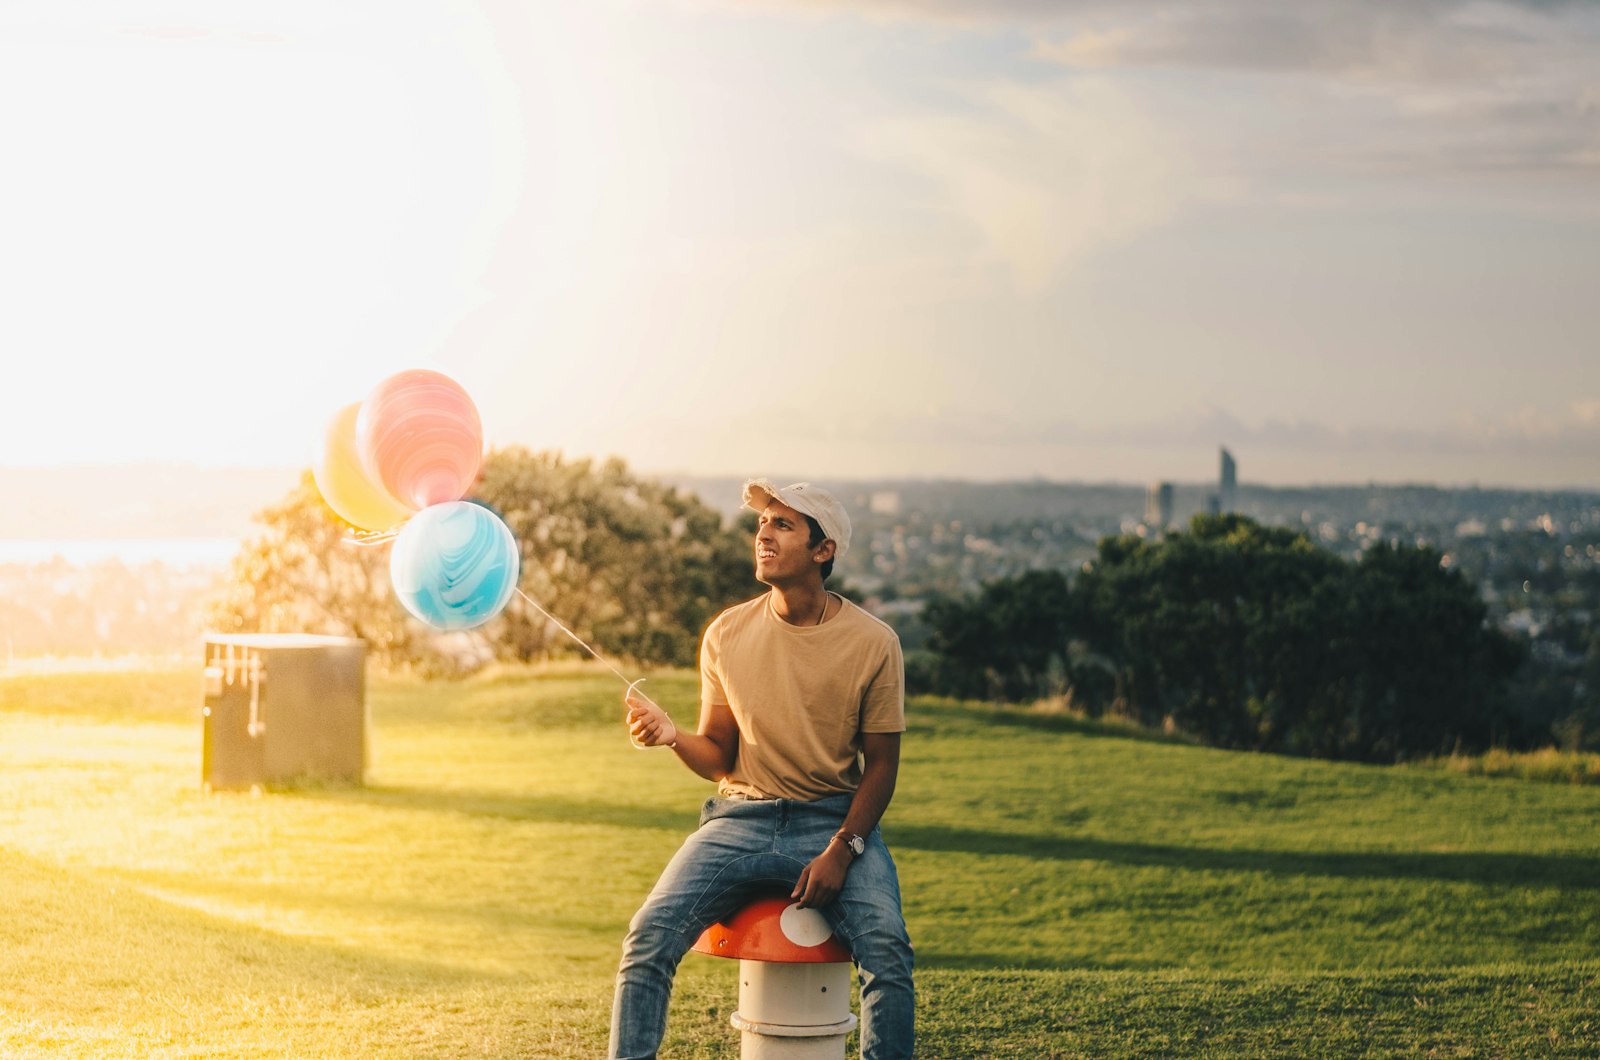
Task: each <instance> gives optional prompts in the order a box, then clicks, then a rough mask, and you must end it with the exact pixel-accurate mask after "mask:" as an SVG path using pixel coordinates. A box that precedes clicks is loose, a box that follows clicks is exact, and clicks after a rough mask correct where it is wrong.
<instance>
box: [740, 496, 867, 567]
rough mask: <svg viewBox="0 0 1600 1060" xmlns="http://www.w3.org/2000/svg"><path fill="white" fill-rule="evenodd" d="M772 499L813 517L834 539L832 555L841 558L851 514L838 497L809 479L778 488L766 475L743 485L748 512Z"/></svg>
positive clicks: (845, 548)
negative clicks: (847, 512) (813, 483)
mask: <svg viewBox="0 0 1600 1060" xmlns="http://www.w3.org/2000/svg"><path fill="white" fill-rule="evenodd" d="M775 500H776V501H781V502H782V503H784V504H787V505H788V506H789V507H791V508H793V509H794V510H795V511H797V512H799V513H800V514H801V515H809V516H811V518H813V519H815V520H816V521H817V525H818V526H820V527H822V532H823V533H824V534H825V535H827V536H828V537H829V538H831V539H832V540H833V546H834V548H833V558H834V559H835V560H841V559H843V558H844V554H845V552H846V551H848V550H849V548H850V516H848V515H846V514H845V510H844V505H842V504H840V503H839V499H838V498H837V497H835V496H834V495H833V494H831V493H829V492H828V491H827V490H825V489H823V488H822V487H820V486H813V485H812V484H811V483H809V482H796V483H795V484H794V485H792V486H784V487H783V488H781V489H780V488H778V487H777V486H774V485H773V484H772V480H771V479H769V478H753V479H751V480H750V481H749V482H746V483H745V484H744V506H745V507H746V508H749V509H750V510H751V511H755V512H759V511H764V510H765V509H766V507H767V505H769V504H771V503H772V502H773V501H775Z"/></svg>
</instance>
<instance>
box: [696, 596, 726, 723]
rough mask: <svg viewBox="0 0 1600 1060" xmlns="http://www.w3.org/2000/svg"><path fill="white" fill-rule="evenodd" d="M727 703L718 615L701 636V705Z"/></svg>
mask: <svg viewBox="0 0 1600 1060" xmlns="http://www.w3.org/2000/svg"><path fill="white" fill-rule="evenodd" d="M727 705H728V692H727V689H725V688H723V687H722V621H721V617H720V616H718V617H717V618H714V619H712V620H711V625H709V626H707V627H706V632H705V635H704V636H703V637H701V638H700V706H701V707H725V706H727Z"/></svg>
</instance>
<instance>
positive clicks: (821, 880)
mask: <svg viewBox="0 0 1600 1060" xmlns="http://www.w3.org/2000/svg"><path fill="white" fill-rule="evenodd" d="M850 861H851V858H850V848H849V847H846V846H845V845H844V844H843V843H842V842H839V841H837V840H836V841H834V842H831V843H829V844H828V845H827V847H826V848H825V849H824V850H823V851H822V853H820V854H818V855H817V856H816V857H814V858H812V859H811V864H809V865H807V866H806V867H805V868H803V869H801V870H800V880H799V882H798V883H796V884H795V885H794V891H793V893H791V894H790V895H789V897H790V898H794V899H796V900H797V901H799V903H800V908H801V909H819V908H821V907H822V906H825V905H827V904H828V903H829V902H831V901H833V900H834V899H835V898H837V897H839V892H840V891H842V890H843V889H844V878H845V875H846V874H847V873H848V872H849V871H850Z"/></svg>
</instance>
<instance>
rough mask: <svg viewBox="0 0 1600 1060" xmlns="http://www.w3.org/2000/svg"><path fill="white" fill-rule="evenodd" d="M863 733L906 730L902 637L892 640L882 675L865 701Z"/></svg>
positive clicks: (880, 668) (880, 669) (875, 679)
mask: <svg viewBox="0 0 1600 1060" xmlns="http://www.w3.org/2000/svg"><path fill="white" fill-rule="evenodd" d="M861 731H862V732H905V731H906V663H905V658H904V656H903V655H902V654H901V652H900V638H899V637H890V638H889V640H888V643H887V645H886V647H885V650H884V653H883V661H882V663H881V664H879V666H878V672H877V673H876V674H874V675H873V676H872V680H871V681H870V682H869V683H868V684H867V691H866V694H865V695H864V696H862V698H861Z"/></svg>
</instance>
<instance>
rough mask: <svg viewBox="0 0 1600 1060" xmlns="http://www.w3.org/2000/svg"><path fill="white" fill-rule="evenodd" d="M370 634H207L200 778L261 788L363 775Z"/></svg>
mask: <svg viewBox="0 0 1600 1060" xmlns="http://www.w3.org/2000/svg"><path fill="white" fill-rule="evenodd" d="M366 655H367V645H366V642H365V641H363V640H359V639H355V638H351V637H321V636H312V635H310V634H301V633H249V634H237V635H225V634H215V633H208V634H206V635H205V660H206V665H205V688H204V706H203V708H202V710H201V716H202V718H203V721H204V726H203V729H204V738H203V741H202V747H201V754H200V774H201V782H202V783H203V784H204V785H205V788H206V790H208V791H242V790H251V789H260V788H262V787H263V786H265V785H267V784H272V783H277V782H281V781H287V780H295V779H299V778H316V779H326V780H343V781H353V782H355V783H357V784H359V783H361V782H362V781H363V780H364V779H365V776H366V766H367V705H366Z"/></svg>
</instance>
